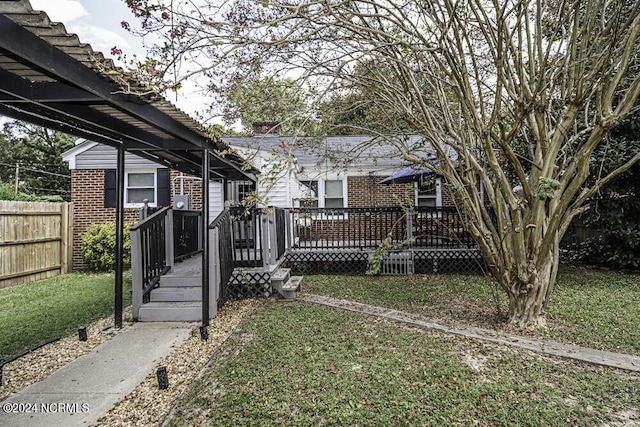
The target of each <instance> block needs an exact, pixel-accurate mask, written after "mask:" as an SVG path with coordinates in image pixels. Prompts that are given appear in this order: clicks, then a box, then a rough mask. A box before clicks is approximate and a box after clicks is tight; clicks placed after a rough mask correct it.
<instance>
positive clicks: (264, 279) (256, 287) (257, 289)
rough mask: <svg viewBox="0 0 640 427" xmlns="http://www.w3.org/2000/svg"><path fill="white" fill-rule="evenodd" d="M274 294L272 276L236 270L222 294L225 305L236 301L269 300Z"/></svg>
mask: <svg viewBox="0 0 640 427" xmlns="http://www.w3.org/2000/svg"><path fill="white" fill-rule="evenodd" d="M272 294H273V288H272V287H271V274H270V273H264V272H256V271H245V270H239V269H236V270H234V271H233V274H232V275H231V279H229V282H228V283H227V285H226V286H225V289H224V292H223V293H222V300H223V303H224V302H226V301H230V300H236V299H247V298H269V297H270V296H271V295H272Z"/></svg>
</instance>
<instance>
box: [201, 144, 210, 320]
mask: <svg viewBox="0 0 640 427" xmlns="http://www.w3.org/2000/svg"><path fill="white" fill-rule="evenodd" d="M208 226H209V150H206V149H205V150H203V151H202V217H201V227H200V229H201V230H202V326H208V325H209V229H208Z"/></svg>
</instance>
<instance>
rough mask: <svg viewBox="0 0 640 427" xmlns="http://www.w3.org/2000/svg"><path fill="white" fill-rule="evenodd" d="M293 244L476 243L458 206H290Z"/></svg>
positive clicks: (307, 246) (352, 246) (367, 246)
mask: <svg viewBox="0 0 640 427" xmlns="http://www.w3.org/2000/svg"><path fill="white" fill-rule="evenodd" d="M290 212H291V217H292V218H291V223H292V227H293V241H294V247H295V248H299V249H314V250H323V249H372V248H375V247H377V246H378V245H379V244H380V242H382V241H383V240H385V239H386V238H388V237H389V236H390V237H391V243H392V244H405V245H407V246H415V247H428V248H454V247H470V246H473V245H474V242H473V240H472V239H471V237H470V235H469V234H468V233H467V232H466V231H465V228H464V223H463V221H462V218H461V217H460V215H459V213H458V211H457V209H455V208H427V207H416V208H411V209H404V208H401V207H387V208H296V209H290Z"/></svg>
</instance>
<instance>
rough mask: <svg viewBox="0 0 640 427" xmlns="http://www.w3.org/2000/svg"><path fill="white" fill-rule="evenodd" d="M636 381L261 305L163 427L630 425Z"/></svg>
mask: <svg viewBox="0 0 640 427" xmlns="http://www.w3.org/2000/svg"><path fill="white" fill-rule="evenodd" d="M369 280H371V279H369ZM396 280H398V279H396ZM638 379H639V378H638V376H635V377H633V376H630V375H628V374H624V373H622V372H620V371H614V370H607V369H599V368H595V367H593V366H591V365H587V364H578V363H570V362H565V361H560V360H552V359H545V358H543V357H540V356H538V355H535V354H533V353H528V352H524V351H517V350H514V349H510V348H505V347H498V346H496V345H491V344H483V343H481V342H478V341H474V340H466V339H461V338H457V337H452V336H444V335H438V334H435V333H431V332H428V331H425V330H421V329H415V328H408V327H404V326H401V325H398V324H393V323H391V322H385V321H382V320H379V319H374V318H372V317H367V316H362V315H358V314H354V313H347V312H342V311H337V310H332V309H330V308H327V307H321V306H314V305H310V304H305V303H300V302H293V303H285V302H271V301H265V302H264V304H263V305H262V306H261V307H260V308H259V309H258V311H257V313H256V315H254V316H253V317H252V318H251V319H249V320H247V321H246V322H245V323H244V324H243V326H242V327H241V329H240V330H239V331H237V332H236V333H235V334H234V335H233V336H232V337H231V338H230V339H229V340H228V341H227V342H226V343H225V345H224V346H223V348H222V349H221V350H220V351H219V352H218V353H217V354H216V355H215V357H213V358H212V359H211V361H210V363H209V365H208V366H207V368H206V370H205V373H204V374H203V375H202V376H201V377H200V378H199V379H197V380H196V381H195V382H194V383H193V384H192V386H191V388H190V390H189V392H188V394H187V395H186V396H185V398H184V399H183V400H182V401H181V402H180V403H179V404H178V405H177V407H176V411H175V412H174V414H173V415H172V417H171V418H170V422H169V425H170V426H192V425H205V426H212V425H215V426H276V425H277V426H281V425H286V426H293V425H295V426H317V425H344V426H356V425H357V426H369V425H370V426H392V425H396V426H416V425H420V426H422V425H429V426H472V425H482V426H506V425H517V426H560V425H571V426H593V425H601V424H602V423H604V422H612V421H620V420H624V419H625V417H626V418H628V417H629V414H635V415H634V416H636V417H637V416H638V410H639V408H640V390H639V389H638ZM636 419H637V418H636ZM609 425H612V424H609ZM620 425H622V424H620Z"/></svg>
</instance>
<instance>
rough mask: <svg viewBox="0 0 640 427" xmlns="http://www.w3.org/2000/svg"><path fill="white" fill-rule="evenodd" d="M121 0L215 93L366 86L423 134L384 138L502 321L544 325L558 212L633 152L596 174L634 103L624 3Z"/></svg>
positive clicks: (637, 7)
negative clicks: (441, 211) (428, 190)
mask: <svg viewBox="0 0 640 427" xmlns="http://www.w3.org/2000/svg"><path fill="white" fill-rule="evenodd" d="M128 4H129V5H130V7H131V8H132V10H133V11H134V13H135V14H136V15H137V16H138V17H139V18H140V19H141V21H142V31H143V32H155V33H156V34H157V35H160V36H163V35H164V36H165V39H164V40H165V42H164V44H162V43H160V44H158V46H157V47H156V49H155V51H154V52H151V55H152V57H153V58H158V59H157V60H155V61H156V62H155V64H163V67H165V68H166V69H167V70H169V69H170V70H171V72H170V73H166V72H165V69H163V70H157V69H154V73H157V75H158V76H168V75H172V76H176V75H183V76H184V77H185V78H186V77H188V76H193V75H196V74H199V75H201V76H205V77H208V78H209V79H210V83H209V87H210V88H211V89H213V90H214V92H217V93H223V92H224V90H223V88H224V87H225V85H227V84H229V83H230V82H234V81H237V80H238V79H243V78H255V77H256V76H260V77H261V78H264V77H266V76H279V77H280V78H283V77H285V76H286V77H288V78H294V79H296V80H297V81H298V82H299V84H303V85H305V87H306V88H307V90H308V93H309V94H310V96H313V97H315V101H316V104H315V105H317V106H319V105H321V104H322V102H325V105H326V101H327V100H331V99H339V97H341V96H342V97H344V96H345V95H348V94H349V93H350V91H353V89H354V88H365V87H374V88H375V92H374V93H372V94H371V95H372V96H371V103H373V104H374V107H375V108H376V109H377V111H381V112H392V113H391V114H392V115H393V118H394V120H392V123H393V125H392V126H393V127H394V128H400V129H403V130H406V131H407V132H411V133H414V134H419V135H421V136H422V137H423V138H422V141H421V142H419V143H413V144H409V143H408V142H407V141H411V140H409V139H403V138H394V139H393V141H394V144H395V145H396V148H397V150H398V153H399V155H400V156H402V157H403V158H404V159H405V160H406V161H407V162H412V163H417V164H421V165H426V166H429V167H430V168H432V169H433V170H434V171H435V172H436V173H438V174H440V175H442V176H443V177H444V178H445V179H446V182H447V185H448V186H449V188H450V190H451V192H452V193H453V194H454V196H455V199H456V203H457V205H458V207H459V209H460V212H461V214H462V216H463V218H464V220H465V222H466V226H467V229H468V231H469V233H471V235H472V236H473V238H474V239H475V241H476V242H477V244H478V246H479V248H480V250H481V251H482V254H483V256H484V258H485V260H486V261H487V263H488V266H489V268H490V271H491V273H492V275H493V277H494V278H495V280H496V281H497V282H498V284H499V286H500V287H501V288H502V289H503V290H504V292H505V293H506V294H507V296H508V301H509V318H510V322H511V324H512V325H513V326H515V327H541V326H544V324H545V321H544V309H545V307H546V306H547V304H548V303H549V301H550V296H551V293H552V289H553V286H554V283H555V281H556V276H557V271H558V254H559V248H558V247H559V241H560V239H561V238H562V236H563V234H564V233H565V231H566V230H567V227H568V226H569V224H570V222H571V220H572V218H574V217H575V216H576V215H578V214H580V213H582V212H583V211H585V210H587V209H588V208H589V201H590V198H591V197H592V196H593V195H594V194H596V193H597V192H598V190H599V189H600V188H601V187H602V186H603V185H605V184H606V183H607V182H609V181H611V180H612V179H614V178H615V177H616V176H618V175H619V174H621V173H622V172H624V171H625V170H627V169H629V168H630V167H631V166H632V165H633V164H635V163H636V162H637V161H638V159H640V153H638V152H632V153H628V156H627V158H625V159H624V161H623V162H622V163H621V164H620V166H619V167H617V168H615V169H613V170H606V173H603V171H605V168H598V167H597V166H596V165H597V161H596V162H594V161H593V159H592V155H593V154H594V152H595V150H596V149H597V148H598V147H599V146H600V145H601V144H602V141H603V139H604V137H605V136H606V135H607V134H608V133H609V132H610V131H611V130H612V129H613V128H615V127H616V126H617V125H618V124H619V123H621V121H622V120H623V119H624V118H625V117H626V116H627V115H629V114H630V113H631V112H632V111H633V109H634V106H636V105H637V103H636V102H637V99H638V96H639V95H640V73H639V65H638V59H639V58H638V55H639V53H640V43H639V39H638V34H639V33H640V2H636V1H631V0H627V1H616V0H546V1H545V0H500V1H498V0H465V1H459V0H429V1H420V0H418V1H416V0H413V1H408V0H406V1H403V0H399V1H398V0H394V1H387V0H371V1H367V0H363V1H359V0H320V1H308V0H269V1H250V0H237V1H225V2H221V1H217V0H216V1H213V0H210V1H206V0H193V1H178V0H175V1H173V2H165V3H164V4H161V3H158V2H157V1H151V0H138V1H136V0H129V1H128ZM153 55H155V56H153ZM363 67H364V68H365V69H364V70H363ZM176 69H178V70H181V71H180V72H176ZM356 71H358V72H356ZM171 84H175V82H172V83H171ZM359 101H362V98H359ZM362 102H367V101H366V100H364V101H362ZM341 104H342V105H343V104H344V103H340V102H337V103H336V105H341ZM309 114H310V116H312V113H309ZM362 122H363V123H367V121H366V120H364V121H362ZM391 130H393V129H391ZM375 131H376V132H374V134H380V133H382V132H381V129H379V128H378V129H375ZM373 143H374V144H375V141H374V142H373ZM387 143H388V141H387ZM453 152H454V153H453ZM431 153H433V154H435V155H436V159H435V160H430V158H431V157H432V156H429V155H428V154H431ZM598 174H599V175H598ZM590 177H591V178H594V177H595V179H590V180H587V178H590ZM480 182H482V184H483V186H484V189H485V198H486V200H481V196H480V192H479V191H478V188H479V183H480Z"/></svg>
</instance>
